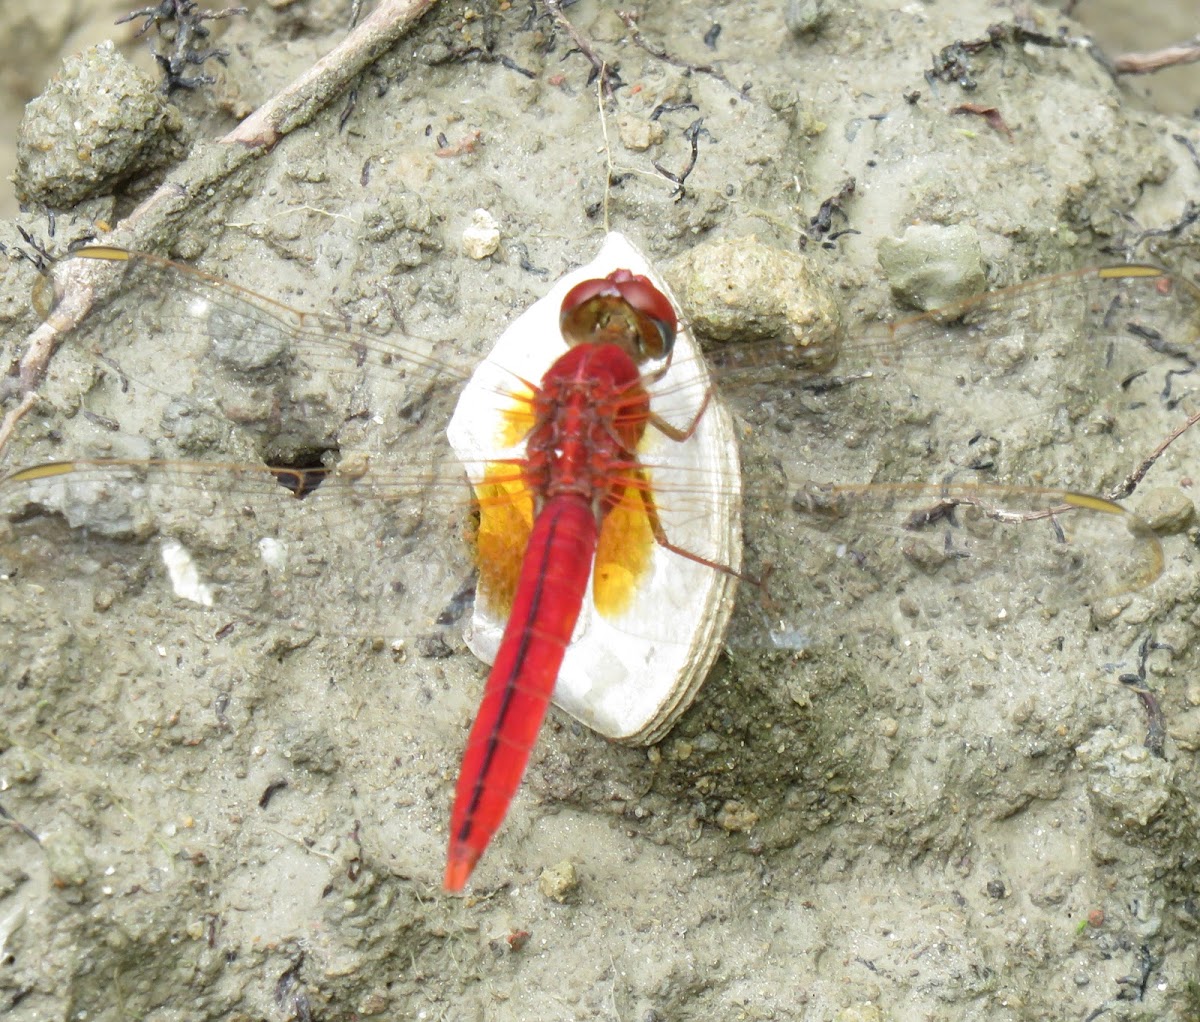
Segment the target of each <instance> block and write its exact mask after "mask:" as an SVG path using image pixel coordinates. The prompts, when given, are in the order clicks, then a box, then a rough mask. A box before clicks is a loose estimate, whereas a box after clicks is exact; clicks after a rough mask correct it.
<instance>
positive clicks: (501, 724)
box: [445, 494, 597, 891]
mask: <svg viewBox="0 0 1200 1022" xmlns="http://www.w3.org/2000/svg"><path fill="white" fill-rule="evenodd" d="M596 538H597V530H596V516H595V514H594V512H593V511H592V509H591V507H590V505H589V504H588V503H587V501H585V500H584V499H583V498H582V497H580V496H578V495H576V494H563V495H560V496H555V497H552V498H551V499H550V500H549V501H548V502H547V503H546V505H545V506H544V507H543V508H542V510H541V513H540V514H539V515H538V516H537V520H536V522H535V523H534V526H533V532H532V533H531V534H530V537H529V545H528V548H527V549H528V553H527V555H526V557H525V561H524V563H523V564H522V565H521V577H520V582H519V583H518V586H517V594H516V598H515V600H514V602H513V608H512V614H511V616H510V619H509V620H510V622H524V625H523V626H522V627H518V628H513V627H509V629H508V630H507V631H506V632H505V634H504V639H503V640H502V641H501V643H500V649H499V652H498V653H497V655H496V662H495V663H494V664H493V665H492V670H491V673H490V674H489V675H488V680H487V685H486V687H485V688H484V693H483V702H482V703H481V704H480V707H479V713H478V715H477V716H476V717H475V723H474V725H473V726H472V728H471V735H470V737H469V738H468V740H467V749H466V752H465V753H464V754H463V762H462V767H461V769H460V771H459V775H458V786H457V788H456V789H455V794H454V808H453V810H452V811H451V814H450V851H449V856H448V858H447V861H446V878H445V887H446V890H448V891H459V890H462V888H463V885H464V884H466V882H467V878H468V877H469V876H470V874H471V870H472V869H473V868H474V866H475V863H476V862H477V861H478V859H479V857H480V856H481V855H482V854H483V851H484V849H485V848H487V846H488V842H489V841H491V839H492V835H493V834H495V832H496V830H497V828H498V827H499V826H500V824H501V822H502V821H503V820H504V815H505V813H506V812H507V811H508V804H509V802H511V801H512V797H513V795H514V794H515V793H516V790H517V788H518V786H519V785H520V783H521V776H522V775H523V774H524V773H525V766H526V764H527V763H528V762H529V753H530V751H531V750H532V748H533V745H534V742H536V741H537V735H538V731H539V730H540V728H541V726H542V719H543V718H544V717H545V716H546V709H547V707H548V706H549V704H550V694H551V693H552V692H553V691H554V683H555V681H556V680H557V679H558V671H559V667H560V666H561V665H562V659H563V654H564V653H565V652H566V649H567V644H568V643H569V642H570V641H571V633H572V632H573V631H574V629H575V622H576V620H577V618H578V617H579V610H580V607H581V606H582V604H583V597H584V594H585V592H586V591H587V582H588V576H589V574H590V573H591V568H592V559H593V557H594V556H595V551H596Z"/></svg>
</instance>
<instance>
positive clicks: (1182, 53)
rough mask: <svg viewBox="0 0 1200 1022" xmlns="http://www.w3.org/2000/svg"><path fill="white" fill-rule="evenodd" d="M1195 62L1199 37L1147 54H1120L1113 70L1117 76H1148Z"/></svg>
mask: <svg viewBox="0 0 1200 1022" xmlns="http://www.w3.org/2000/svg"><path fill="white" fill-rule="evenodd" d="M1197 61H1200V36H1196V37H1194V38H1192V39H1189V40H1187V42H1183V43H1178V44H1177V45H1175V46H1164V47H1163V48H1162V49H1161V50H1151V51H1150V52H1149V53H1122V54H1121V56H1119V57H1117V58H1115V59H1114V60H1113V70H1115V71H1116V72H1117V74H1119V75H1148V74H1153V73H1154V72H1155V71H1161V70H1163V69H1164V68H1168V67H1178V66H1179V65H1181V64H1195V63H1196V62H1197Z"/></svg>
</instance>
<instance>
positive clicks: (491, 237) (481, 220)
mask: <svg viewBox="0 0 1200 1022" xmlns="http://www.w3.org/2000/svg"><path fill="white" fill-rule="evenodd" d="M462 245H463V252H464V253H465V254H466V255H468V256H469V257H470V258H472V259H486V258H487V257H488V256H490V255H492V254H493V253H494V252H495V251H496V249H498V248H499V247H500V225H499V224H498V223H497V222H496V218H495V217H494V216H492V214H491V213H489V212H488V211H487V210H486V209H477V210H475V211H474V212H473V213H472V214H471V226H470V227H468V228H467V229H466V230H464V231H463V235H462Z"/></svg>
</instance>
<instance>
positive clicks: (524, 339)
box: [447, 232, 742, 745]
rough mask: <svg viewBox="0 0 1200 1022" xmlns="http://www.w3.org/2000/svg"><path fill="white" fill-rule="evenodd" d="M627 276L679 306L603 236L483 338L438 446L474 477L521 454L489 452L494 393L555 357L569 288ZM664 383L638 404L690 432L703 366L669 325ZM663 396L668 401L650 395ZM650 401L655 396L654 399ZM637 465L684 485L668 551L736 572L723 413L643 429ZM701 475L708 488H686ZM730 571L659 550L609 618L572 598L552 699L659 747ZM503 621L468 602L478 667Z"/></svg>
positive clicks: (714, 626) (725, 612) (663, 510)
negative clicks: (595, 249)
mask: <svg viewBox="0 0 1200 1022" xmlns="http://www.w3.org/2000/svg"><path fill="white" fill-rule="evenodd" d="M616 269H628V270H631V271H633V272H634V273H640V274H643V275H644V276H646V277H648V278H649V279H650V280H651V281H653V283H654V284H655V286H656V287H658V288H659V290H660V291H662V293H663V294H664V295H666V296H667V298H668V299H669V300H670V301H671V303H672V305H674V306H675V309H676V312H677V313H678V310H679V306H678V303H677V302H676V301H675V299H674V297H673V296H672V295H671V292H670V290H669V288H668V287H667V285H666V283H665V282H664V281H663V280H662V279H661V278H660V277H659V276H658V274H657V273H655V271H654V270H653V269H652V268H651V267H650V265H649V263H648V262H647V261H646V259H645V257H644V256H643V255H642V254H641V253H640V252H639V251H638V250H637V249H636V248H634V247H633V245H631V244H630V243H629V242H628V241H627V240H626V239H625V238H624V237H623V236H622V235H621V234H618V233H615V232H614V233H611V234H609V235H608V236H607V237H606V238H605V240H604V244H603V246H602V247H601V249H600V252H599V254H598V255H597V256H596V258H595V259H593V260H592V261H591V262H590V263H588V264H587V265H586V266H581V267H579V268H578V269H576V270H573V271H571V272H570V273H568V274H567V275H566V276H564V277H562V278H561V279H560V280H559V281H558V282H557V283H556V284H555V285H554V287H553V288H551V290H550V292H549V293H548V294H547V295H546V296H545V297H544V298H542V299H541V300H540V301H538V302H537V303H536V304H535V305H533V306H532V307H531V308H530V309H528V310H527V311H526V312H525V313H524V314H523V315H522V316H521V317H520V318H519V319H517V320H516V322H514V323H513V324H512V325H511V326H510V327H509V328H508V329H507V330H506V331H505V332H504V334H503V335H502V336H501V337H500V339H499V340H498V341H497V342H496V346H495V347H494V348H493V349H492V352H491V353H490V354H489V355H488V357H487V358H486V359H485V360H484V362H483V363H481V364H480V366H479V367H478V368H477V369H476V371H475V373H474V375H473V376H472V377H471V380H470V382H469V383H468V384H467V386H466V388H465V389H464V390H463V393H462V396H461V397H460V399H459V402H458V406H457V408H456V409H455V412H454V416H453V418H452V419H451V421H450V426H449V428H448V430H447V433H448V436H449V438H450V444H451V446H452V447H453V448H454V451H455V453H456V454H457V455H458V457H459V459H460V460H461V461H462V462H463V463H464V465H466V466H468V469H467V474H468V476H469V477H470V478H471V482H472V483H478V482H480V481H481V476H482V471H481V469H482V464H481V463H482V461H483V459H491V460H493V461H494V460H496V459H498V458H507V457H522V456H523V453H524V452H523V451H522V450H521V449H520V448H519V447H518V448H513V449H508V450H505V451H498V450H497V447H498V443H497V439H496V438H497V437H498V436H500V435H501V433H502V430H503V427H504V424H505V419H504V410H505V408H506V407H510V406H511V400H510V401H509V402H505V401H503V400H502V399H501V397H500V395H503V394H505V393H506V392H511V391H512V390H513V388H514V386H515V385H516V381H517V380H519V379H524V380H531V381H540V380H541V378H542V376H543V375H544V373H545V372H546V370H547V369H548V368H549V367H550V365H551V364H552V363H553V362H554V361H555V359H557V358H558V357H559V356H560V355H561V354H562V353H563V352H564V351H565V350H566V345H565V344H564V342H563V339H562V335H561V333H560V332H559V327H558V317H559V311H560V306H561V304H562V299H563V297H564V296H565V294H566V293H567V291H568V290H570V288H572V287H574V286H575V285H576V284H578V283H579V282H580V281H583V280H590V279H592V278H596V277H604V276H607V275H608V274H609V273H611V272H612V271H613V270H616ZM680 319H681V321H680V327H679V333H678V336H677V337H676V341H675V349H674V356H673V358H672V361H671V367H670V369H669V371H668V372H667V373H666V375H665V376H664V377H663V378H662V379H660V380H658V381H656V382H654V383H652V384H651V385H650V386H649V391H650V394H651V407H652V409H653V410H654V411H655V412H656V413H657V414H658V415H660V416H662V417H663V418H664V419H665V420H666V421H667V422H669V423H670V424H672V425H674V426H677V427H684V426H687V425H688V424H690V422H691V421H692V419H693V418H694V417H695V414H696V411H697V409H698V408H699V407H700V403H701V402H702V401H703V399H704V396H705V394H706V393H707V392H708V390H709V387H710V386H711V382H710V378H709V374H708V370H707V367H706V366H705V364H704V361H703V359H702V357H701V356H700V353H699V349H698V348H697V347H696V345H695V342H694V341H693V339H692V337H691V334H690V333H689V332H688V330H687V328H686V324H684V323H683V322H682V317H680ZM666 393H669V394H670V397H669V398H666V397H663V396H662V395H664V394H666ZM656 394H658V395H659V398H658V399H657V400H656V398H655V395H656ZM638 454H639V457H641V458H642V459H644V460H645V461H646V462H647V463H648V464H651V465H654V466H658V465H664V464H666V465H669V466H670V468H669V469H662V470H656V472H655V473H654V474H652V476H651V482H652V483H653V481H654V475H655V474H659V472H660V471H661V474H662V475H669V476H670V477H671V478H686V479H687V480H688V482H689V486H688V488H687V491H686V492H683V491H679V492H672V493H671V494H670V496H669V498H667V499H665V500H662V501H661V503H660V506H659V515H660V519H661V521H662V524H663V528H664V530H665V531H666V534H667V537H668V538H669V539H670V540H671V542H672V543H674V544H676V545H677V546H679V547H681V548H683V549H685V550H688V551H690V552H692V553H695V554H697V555H700V556H702V557H705V558H707V559H709V560H711V561H713V562H715V563H718V564H724V565H727V566H729V567H730V568H732V569H734V570H737V569H739V568H740V567H741V558H742V529H741V508H740V494H741V468H740V463H739V459H738V449H737V440H736V437H735V435H734V431H733V423H732V421H731V419H730V416H729V413H728V411H727V410H726V409H725V408H724V407H723V406H722V405H721V403H720V401H719V400H717V399H715V398H714V399H713V400H712V401H711V402H710V404H709V406H708V408H707V409H706V410H705V413H704V415H703V417H702V418H701V419H700V422H699V424H698V426H697V428H696V430H695V432H694V433H693V434H692V435H691V436H690V437H689V438H688V439H687V440H685V441H681V442H680V441H674V440H671V439H670V438H668V437H666V436H664V435H663V434H662V433H661V432H660V431H658V430H656V429H654V428H653V426H650V427H648V428H647V430H646V434H645V437H644V439H643V442H642V444H641V446H640V447H639V451H638ZM697 480H700V481H702V482H703V483H704V484H705V485H706V486H707V487H708V491H707V493H704V492H696V486H695V484H696V481H697ZM736 589H737V577H736V576H735V575H732V574H730V573H728V572H723V571H716V570H714V569H712V568H710V567H707V566H706V565H703V564H699V563H697V562H695V561H693V560H689V559H688V558H686V557H682V556H680V555H679V554H676V553H672V552H671V551H669V550H666V549H664V548H663V547H661V546H659V545H658V544H654V545H653V550H652V552H651V565H650V569H649V571H647V572H646V575H645V577H644V581H643V582H642V583H641V584H640V585H639V587H638V589H637V592H636V595H635V596H634V598H633V602H632V606H631V607H630V608H629V609H628V610H627V611H626V612H625V613H623V614H621V615H620V616H618V617H616V618H613V619H606V618H604V617H602V616H601V615H600V614H599V613H598V612H597V611H596V608H595V605H594V603H593V602H592V598H591V585H590V582H589V592H588V597H587V598H586V599H585V601H584V606H583V610H582V612H581V614H580V617H579V623H578V624H577V626H576V628H575V632H574V635H573V636H572V639H571V644H570V646H569V647H568V649H567V652H566V657H565V659H564V661H563V665H562V669H561V671H560V674H559V679H558V684H557V686H556V688H555V690H554V703H555V704H556V705H557V706H559V707H560V708H562V709H564V710H566V711H567V712H568V713H569V714H571V716H573V717H575V718H576V719H578V720H579V721H581V722H582V723H584V724H586V725H587V726H588V727H590V728H592V729H594V730H596V731H598V732H600V733H601V734H603V735H605V736H606V737H608V738H612V739H614V740H617V741H621V742H628V743H631V744H645V745H649V744H651V743H653V742H656V741H658V740H659V739H661V738H662V737H663V736H664V735H665V734H666V733H667V731H668V730H669V729H670V727H671V725H672V724H673V723H674V722H675V720H676V719H677V718H678V717H679V715H680V714H681V713H683V711H684V710H685V709H687V707H688V706H689V705H690V703H691V701H692V699H693V698H695V695H696V693H697V691H699V688H700V686H701V684H702V683H703V681H704V679H705V677H706V675H707V674H708V671H709V669H710V668H711V667H712V664H713V661H714V660H715V659H716V657H717V654H718V653H719V652H720V649H721V644H722V641H723V638H724V635H725V630H726V628H727V627H728V625H729V618H730V615H731V614H732V611H733V602H734V595H735V592H736ZM504 625H505V621H504V619H503V618H500V617H498V616H496V615H494V614H489V613H488V611H487V608H485V607H482V606H480V605H479V603H478V602H477V604H476V608H475V613H474V616H473V617H472V620H471V623H470V625H469V627H468V629H467V633H466V641H467V645H468V646H469V647H470V649H471V651H472V652H473V653H474V654H475V655H476V656H478V657H479V658H480V659H481V660H483V661H485V662H487V663H491V662H492V661H493V660H494V659H495V656H496V651H497V649H498V647H499V644H500V639H501V636H502V635H503V632H504Z"/></svg>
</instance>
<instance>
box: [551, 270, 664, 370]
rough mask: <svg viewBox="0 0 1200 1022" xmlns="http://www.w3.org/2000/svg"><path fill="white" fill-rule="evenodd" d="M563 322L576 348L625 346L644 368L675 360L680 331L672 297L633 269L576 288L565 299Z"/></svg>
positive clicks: (571, 344) (563, 327)
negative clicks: (646, 364) (672, 357)
mask: <svg viewBox="0 0 1200 1022" xmlns="http://www.w3.org/2000/svg"><path fill="white" fill-rule="evenodd" d="M558 322H559V327H560V329H561V330H562V335H563V339H564V340H565V341H566V342H567V344H568V345H570V346H571V347H575V346H576V345H579V344H603V343H610V344H619V345H620V346H621V347H623V348H624V349H625V350H626V351H627V352H628V353H629V354H630V356H631V357H632V358H633V359H634V361H635V362H638V363H642V362H648V361H657V360H660V359H664V358H666V357H667V356H668V355H670V354H671V348H672V347H673V346H674V344H675V332H676V330H677V329H678V326H679V320H678V318H677V317H676V315H675V309H674V308H673V307H672V305H671V303H670V301H669V300H668V299H667V297H666V295H664V294H663V293H662V292H661V291H659V289H658V288H656V287H655V286H654V285H653V284H652V283H651V282H650V281H649V280H648V279H647V278H646V277H643V276H641V275H640V274H636V273H632V272H630V271H629V270H614V271H613V272H612V273H610V274H609V275H608V276H607V277H601V278H595V279H593V280H585V281H583V282H582V283H579V284H576V285H575V286H574V287H573V288H571V290H570V291H568V292H567V294H566V297H565V298H563V303H562V312H561V313H560V315H559V320H558Z"/></svg>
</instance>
